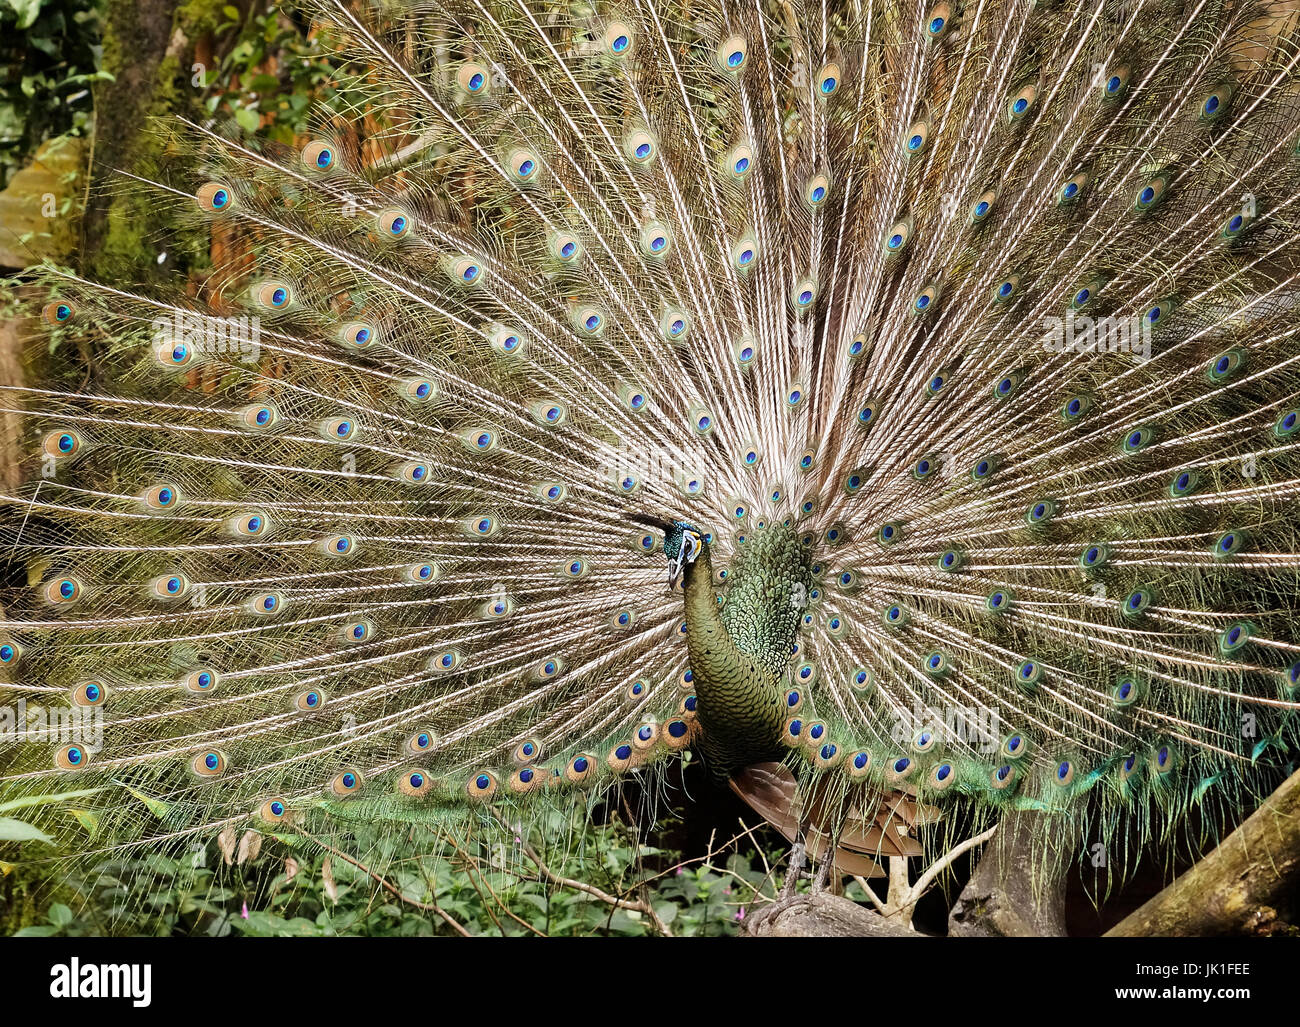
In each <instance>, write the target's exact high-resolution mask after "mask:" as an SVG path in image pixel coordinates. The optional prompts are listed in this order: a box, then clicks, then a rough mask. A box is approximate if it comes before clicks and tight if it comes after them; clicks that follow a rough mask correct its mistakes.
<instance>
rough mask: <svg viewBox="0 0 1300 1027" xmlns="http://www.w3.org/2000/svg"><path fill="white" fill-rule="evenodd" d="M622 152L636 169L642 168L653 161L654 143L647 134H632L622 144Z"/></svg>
mask: <svg viewBox="0 0 1300 1027" xmlns="http://www.w3.org/2000/svg"><path fill="white" fill-rule="evenodd" d="M623 152H624V153H626V154H627V156H628V159H629V160H630V161H632V163H633V164H635V165H637V166H638V167H644V166H646V165H647V164H649V163H650V162H651V161H653V160H654V157H655V152H656V150H655V141H654V139H653V138H652V137H651V135H650V134H649V133H648V132H632V133H631V134H629V135H628V137H627V139H626V140H624V142H623Z"/></svg>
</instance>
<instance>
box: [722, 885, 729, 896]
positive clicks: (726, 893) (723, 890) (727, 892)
mask: <svg viewBox="0 0 1300 1027" xmlns="http://www.w3.org/2000/svg"><path fill="white" fill-rule="evenodd" d="M722 894H723V895H730V894H731V885H727V887H725V888H723V889H722Z"/></svg>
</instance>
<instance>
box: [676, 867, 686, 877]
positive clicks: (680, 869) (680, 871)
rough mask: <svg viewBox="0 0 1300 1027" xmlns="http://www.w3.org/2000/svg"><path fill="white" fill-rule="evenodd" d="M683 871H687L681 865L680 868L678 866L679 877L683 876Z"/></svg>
mask: <svg viewBox="0 0 1300 1027" xmlns="http://www.w3.org/2000/svg"><path fill="white" fill-rule="evenodd" d="M683 873H685V871H684V870H682V868H681V867H678V868H677V876H678V877H681V876H682V874H683Z"/></svg>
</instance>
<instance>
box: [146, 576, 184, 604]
mask: <svg viewBox="0 0 1300 1027" xmlns="http://www.w3.org/2000/svg"><path fill="white" fill-rule="evenodd" d="M189 589H190V582H189V579H188V578H187V577H185V575H184V574H164V575H162V576H161V577H157V578H154V579H153V581H151V582H150V583H149V591H150V592H151V593H152V594H153V596H154V598H155V599H179V598H181V597H182V596H184V595H185V594H186V593H187V592H189Z"/></svg>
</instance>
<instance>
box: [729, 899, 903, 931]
mask: <svg viewBox="0 0 1300 1027" xmlns="http://www.w3.org/2000/svg"><path fill="white" fill-rule="evenodd" d="M779 905H780V907H781V908H780V909H779V910H778V911H776V912H775V913H774V914H772V915H770V916H764V915H763V910H762V909H761V908H760V909H759V910H757V911H756V914H755V915H754V916H753V917H751V918H750V920H749V921H747V922H746V926H745V934H746V935H748V936H749V937H751V938H924V937H926V935H924V934H918V933H917V932H916V931H913V930H910V929H909V928H908V926H907V922H906V921H905V920H902V919H900V920H886V919H885V918H884V917H883V916H881V915H880V914H879V913H873V912H872V911H871V910H869V909H867V908H866V907H865V906H859V905H858V904H857V903H856V902H852V901H850V900H849V899H845V898H841V897H840V896H838V895H831V894H830V893H829V892H814V893H813V894H811V895H797V896H795V897H794V898H792V899H788V900H786V901H784V902H782V903H780V904H779ZM751 924H752V926H751Z"/></svg>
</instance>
